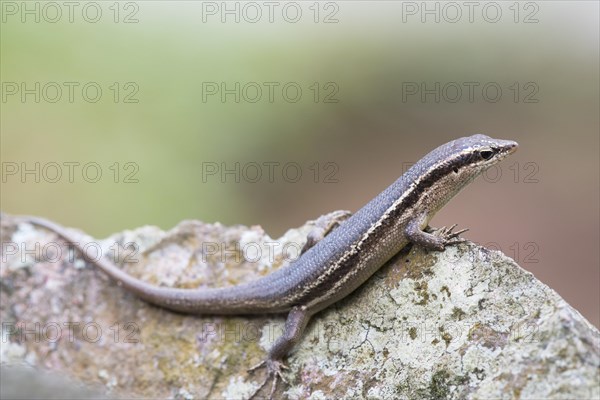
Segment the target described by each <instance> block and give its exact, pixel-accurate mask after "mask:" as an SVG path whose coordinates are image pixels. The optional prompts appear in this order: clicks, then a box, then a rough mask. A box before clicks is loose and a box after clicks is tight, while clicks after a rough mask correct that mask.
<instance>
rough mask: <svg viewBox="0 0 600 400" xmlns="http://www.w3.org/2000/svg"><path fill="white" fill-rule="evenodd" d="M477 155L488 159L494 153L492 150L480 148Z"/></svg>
mask: <svg viewBox="0 0 600 400" xmlns="http://www.w3.org/2000/svg"><path fill="white" fill-rule="evenodd" d="M479 155H480V156H481V158H483V159H484V160H489V159H490V158H492V156H493V155H494V152H493V151H492V150H481V151H480V152H479Z"/></svg>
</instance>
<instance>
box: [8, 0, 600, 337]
mask: <svg viewBox="0 0 600 400" xmlns="http://www.w3.org/2000/svg"><path fill="white" fill-rule="evenodd" d="M48 4H49V3H44V2H33V1H30V2H10V1H2V2H1V7H2V26H1V71H0V75H1V81H2V102H1V103H0V106H1V115H0V117H1V118H0V119H1V122H0V124H1V125H0V127H1V153H0V155H1V158H2V171H3V176H2V190H1V197H0V199H1V202H2V204H1V209H2V211H4V212H8V213H11V214H34V215H41V216H44V217H47V218H50V219H53V220H56V221H58V222H60V223H61V224H64V225H67V226H73V227H77V228H80V229H82V230H84V231H86V232H88V233H89V234H91V235H93V236H96V237H104V236H107V235H109V234H111V233H113V232H117V231H120V230H123V229H131V228H134V227H138V226H141V225H147V224H152V225H158V226H160V227H162V228H164V229H169V228H171V227H173V226H174V225H176V224H177V223H178V222H179V221H181V220H183V219H200V220H203V221H207V222H214V221H220V222H222V223H224V224H238V223H239V224H246V225H255V224H260V225H262V226H263V227H264V228H265V230H266V231H267V232H268V233H269V234H270V235H271V236H272V237H277V236H279V235H280V234H282V233H283V232H284V231H285V230H286V229H288V228H290V227H295V226H298V225H301V224H303V222H304V221H306V220H308V219H313V218H316V217H317V216H319V215H321V214H323V213H326V212H329V211H331V210H335V209H350V210H353V211H355V210H357V209H358V208H360V207H361V206H362V205H363V204H365V203H366V202H367V201H368V200H369V199H371V198H372V197H373V196H374V195H376V194H377V193H379V192H380V191H381V190H383V189H384V188H385V187H386V186H388V185H389V184H390V183H391V182H393V181H394V180H395V179H397V178H398V176H399V175H400V174H401V173H402V172H403V171H404V170H405V169H406V168H407V166H408V165H410V163H413V162H415V161H417V160H418V159H419V158H420V157H421V156H422V155H424V154H425V153H426V152H428V151H430V150H431V149H433V148H434V147H436V146H438V145H440V144H442V143H443V142H446V141H448V140H451V139H454V138H456V137H460V136H465V135H470V134H473V133H485V134H488V135H490V136H494V137H499V138H507V139H514V140H517V141H518V142H519V143H520V145H521V148H520V150H519V152H518V153H517V154H516V155H515V156H514V158H513V159H511V160H508V161H506V162H505V163H504V165H502V166H501V167H500V168H501V169H500V170H499V172H501V174H502V175H501V176H500V177H499V178H498V179H497V180H496V179H492V178H493V177H488V179H487V180H486V179H479V180H478V181H477V182H476V183H475V184H474V185H472V187H470V188H468V190H467V191H465V192H464V193H463V194H461V195H460V196H459V198H458V199H455V200H454V201H452V202H451V203H450V204H449V205H448V207H447V208H445V209H444V210H442V212H441V213H440V214H439V215H438V216H437V217H436V218H435V219H434V220H433V225H435V226H441V225H448V224H451V223H454V222H457V223H459V224H460V226H463V227H469V228H470V229H471V230H470V232H468V233H467V234H466V235H465V236H466V237H467V238H469V239H471V240H473V241H476V242H479V243H481V244H485V245H488V246H489V247H495V248H498V249H501V250H502V251H504V252H505V253H506V254H508V255H509V256H512V257H514V258H515V259H516V260H517V262H519V263H520V265H522V266H523V267H524V268H526V269H528V270H530V271H532V272H533V273H535V275H536V276H537V277H538V278H539V279H541V280H542V281H544V282H545V283H547V284H548V285H549V286H551V287H552V288H554V289H555V290H557V291H558V292H559V293H560V294H561V295H562V296H563V297H565V298H566V299H567V301H569V302H570V303H571V304H573V305H574V307H576V308H577V309H578V310H580V311H581V312H582V313H583V314H584V315H585V316H586V317H587V318H588V319H589V320H590V321H591V322H592V323H594V324H595V325H596V326H599V325H600V315H599V313H600V310H599V307H600V306H599V304H600V294H599V286H600V283H599V282H600V272H599V270H600V267H599V265H600V260H599V249H598V247H599V246H598V243H599V239H600V238H599V232H598V230H599V223H600V216H599V209H600V204H599V176H598V175H599V172H598V171H599V168H600V162H599V149H600V145H599V128H600V127H599V111H598V110H599V81H598V76H599V63H598V59H599V54H598V47H599V43H598V42H599V39H598V37H599V32H598V3H597V2H589V1H579V2H578V1H574V2H566V1H565V2H559V1H552V2H520V3H516V2H512V1H511V2H495V3H493V4H495V6H493V5H492V6H490V3H486V2H474V4H475V5H474V7H473V8H472V9H469V8H468V7H466V6H465V5H464V3H460V2H459V3H453V4H457V5H458V7H456V6H448V5H447V3H440V2H427V3H423V2H390V1H374V2H361V1H342V2H321V3H314V2H298V3H285V2H276V3H274V4H275V6H273V8H272V9H270V8H269V7H268V6H265V5H264V3H262V2H258V3H252V5H251V6H248V3H240V2H227V3H223V2H192V1H172V2H167V1H142V2H119V3H116V2H112V1H111V2H96V3H93V2H92V3H89V2H75V3H74V4H75V6H73V9H69V8H68V7H66V6H64V5H63V3H60V2H59V3H54V4H58V7H56V6H54V5H48ZM227 10H229V12H227ZM298 10H299V11H298ZM427 10H429V12H427ZM469 10H471V13H469ZM498 10H499V11H498ZM70 11H72V13H71V14H70ZM298 12H299V13H298ZM498 12H499V13H498ZM459 13H460V14H459ZM236 19H237V21H236ZM255 21H258V22H255ZM222 83H223V84H224V85H225V87H226V89H229V90H233V92H232V93H229V94H226V95H225V97H224V101H223V98H222V97H221V95H222V93H221V84H222ZM236 83H239V90H237V95H239V97H240V98H239V101H236V99H235V96H236V93H235V92H236V89H235V88H236V86H235V85H236ZM436 84H439V90H436ZM36 85H38V86H36ZM86 85H87V86H86ZM269 85H271V86H270V87H273V88H274V89H273V98H272V99H270V98H269V89H268V88H269ZM286 85H287V86H286ZM469 85H471V87H473V88H474V89H473V94H472V98H470V96H469V90H468V87H469ZM284 86H285V87H286V88H287V89H286V90H287V91H285V92H284V91H283V88H284ZM71 87H72V88H73V92H72V96H70V93H69V88H71ZM84 87H86V89H85V90H84V89H83V88H84ZM98 87H99V88H100V89H101V90H102V93H101V95H99V96H96V93H95V89H96V88H98ZM215 87H216V88H217V89H218V90H219V92H218V93H216V94H211V93H212V92H209V91H208V89H214V88H215ZM244 87H245V88H246V89H244ZM257 87H260V88H261V89H262V95H261V96H257V92H256V88H257ZM298 87H299V88H300V89H301V91H302V93H301V95H300V96H298V100H297V101H295V102H294V101H292V100H291V98H292V97H295V96H296V94H295V91H294V90H295V89H296V88H298ZM456 87H460V88H462V96H458V94H457V92H456ZM484 87H486V88H487V89H486V90H485V91H484V90H483V88H484ZM57 88H60V90H61V92H62V93H61V94H60V96H59V95H58V92H57V91H56V90H57ZM317 88H318V89H317ZM415 88H416V93H415ZM421 88H423V89H425V91H422V90H421ZM497 88H500V90H501V94H502V95H501V97H497V95H496V94H495V90H496V89H497ZM427 90H430V91H429V92H427ZM286 96H287V97H286ZM436 96H437V97H438V98H437V99H436ZM36 97H38V98H36ZM70 97H71V98H70ZM95 97H97V101H95V100H96V99H94V98H95ZM255 100H256V101H255ZM36 163H39V170H40V173H39V175H38V176H36V174H34V173H32V174H26V175H25V176H22V175H21V172H23V170H24V169H35V165H36ZM55 163H56V164H55ZM64 163H79V164H78V165H76V166H75V167H74V172H75V173H74V176H73V179H72V182H70V181H69V179H68V171H69V170H68V167H67V165H68V164H64ZM89 163H96V164H89ZM236 163H239V165H240V167H241V168H240V177H239V182H237V181H236V177H235V175H232V174H229V175H226V176H225V177H224V178H222V177H221V176H220V174H216V175H209V176H206V172H207V168H208V167H213V166H215V165H216V166H217V167H218V168H221V166H225V167H226V168H229V169H231V168H234V166H235V164H236ZM254 163H257V164H258V165H262V166H263V169H262V173H263V175H262V178H260V179H258V181H257V182H254V179H253V178H254V176H255V174H254V172H255V169H253V168H254V166H256V165H257V164H254ZM264 163H279V165H276V164H273V165H274V169H273V171H274V175H273V179H272V182H271V181H270V179H269V176H268V172H269V169H268V167H267V166H265V164H264ZM56 165H59V166H60V167H61V168H62V173H63V175H62V177H61V178H60V179H57V181H56V182H51V181H50V180H52V177H54V174H55V171H56V170H55V169H53V168H54V167H55V166H56ZM73 165H75V164H73ZM83 165H95V166H96V167H98V168H99V170H100V171H101V172H102V176H101V177H99V178H98V180H97V181H95V182H88V181H86V179H87V180H94V175H95V171H96V170H95V169H88V170H87V172H88V174H87V175H85V176H83V175H82V166H83ZM284 165H288V166H291V169H288V170H286V171H283V169H282V166H284ZM244 167H246V168H247V169H246V170H245V172H246V173H247V174H245V175H244V174H242V171H243V168H244ZM294 167H295V168H294ZM298 169H299V171H301V173H302V176H301V177H300V179H299V180H297V181H296V179H294V176H295V175H296V172H297V170H298ZM117 171H118V174H117V173H116V172H117ZM203 174H205V176H204V177H203Z"/></svg>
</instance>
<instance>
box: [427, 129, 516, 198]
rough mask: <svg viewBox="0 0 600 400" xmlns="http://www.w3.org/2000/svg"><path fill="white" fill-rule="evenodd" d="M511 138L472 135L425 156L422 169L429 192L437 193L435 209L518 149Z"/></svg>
mask: <svg viewBox="0 0 600 400" xmlns="http://www.w3.org/2000/svg"><path fill="white" fill-rule="evenodd" d="M517 147H518V144H517V142H514V141H512V140H501V139H493V138H491V137H489V136H486V135H473V136H467V137H463V138H460V139H456V140H453V141H451V142H449V143H446V144H444V145H442V146H440V147H438V148H437V149H435V150H433V151H432V152H431V153H429V154H428V155H427V156H425V160H426V162H424V163H423V164H422V165H421V168H423V169H424V171H423V170H421V171H419V173H418V174H417V176H421V177H422V178H421V179H422V180H423V181H425V185H424V186H427V187H430V190H429V191H428V192H429V193H435V194H436V195H435V196H433V197H434V198H435V200H430V201H432V204H431V206H432V208H435V209H439V208H440V207H441V206H442V205H444V204H445V203H446V202H447V201H448V200H450V199H451V198H452V197H453V196H454V195H455V194H456V193H458V192H459V191H460V190H461V189H462V188H463V187H465V186H466V185H467V184H469V183H470V182H471V181H473V179H475V178H476V177H477V176H479V175H480V174H481V173H482V172H483V171H485V170H486V169H488V168H489V167H491V166H492V165H494V164H497V163H499V162H500V161H502V160H503V159H505V158H506V157H507V156H508V155H510V154H512V153H514V152H515V151H516V150H517Z"/></svg>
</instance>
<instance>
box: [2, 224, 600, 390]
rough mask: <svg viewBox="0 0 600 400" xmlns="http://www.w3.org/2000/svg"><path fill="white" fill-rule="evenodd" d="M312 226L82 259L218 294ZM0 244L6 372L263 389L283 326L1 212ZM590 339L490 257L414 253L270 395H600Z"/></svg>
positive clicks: (314, 341) (563, 310) (146, 238)
mask: <svg viewBox="0 0 600 400" xmlns="http://www.w3.org/2000/svg"><path fill="white" fill-rule="evenodd" d="M311 227H312V222H309V223H307V224H306V225H305V226H303V227H301V228H299V229H293V230H290V231H288V232H287V233H286V234H285V235H284V236H283V237H282V238H279V239H276V240H273V239H271V238H269V237H268V236H267V235H266V234H265V233H264V232H263V230H262V229H261V228H260V227H250V228H248V227H244V226H234V227H224V226H222V225H220V224H204V223H201V222H198V221H184V222H182V223H181V224H179V225H178V226H177V227H175V228H174V229H172V230H171V231H169V232H162V231H160V230H159V229H157V228H154V227H144V228H140V229H137V230H135V231H126V232H123V233H120V234H116V235H113V236H112V237H111V238H108V239H105V240H103V241H100V242H98V246H96V247H93V246H90V248H95V249H96V250H99V251H101V253H102V254H104V255H105V256H111V257H113V259H115V260H118V261H119V262H120V263H122V264H123V268H124V269H126V270H127V271H128V272H129V273H131V274H132V275H134V276H137V277H139V278H141V279H143V280H145V281H148V282H151V283H152V284H156V285H161V286H175V287H184V288H196V287H204V286H219V285H220V286H224V285H231V284H237V283H240V282H245V281H249V280H252V279H256V278H257V277H259V276H262V275H265V274H267V273H269V272H270V271H272V270H274V269H276V268H279V267H281V265H283V264H284V263H285V262H287V261H286V260H288V259H290V258H292V257H293V256H294V255H295V254H297V251H298V250H299V249H300V248H301V247H302V245H303V240H304V239H303V238H304V237H305V236H306V234H307V233H308V231H310V229H311ZM1 237H2V242H3V243H2V265H1V270H0V285H1V288H2V291H1V294H0V296H1V297H0V300H1V303H0V318H1V321H2V343H1V344H2V349H1V351H0V357H1V361H2V363H3V365H7V364H19V363H27V364H29V365H33V366H35V367H37V368H45V369H50V370H53V371H59V372H61V373H64V374H66V375H68V376H70V377H73V378H76V379H79V380H81V381H83V382H86V383H89V384H93V385H98V384H100V385H102V386H103V387H104V390H105V391H106V393H108V394H110V395H111V396H113V397H117V398H118V397H132V396H138V397H152V398H166V397H169V398H186V399H187V398H190V399H191V398H195V399H202V398H210V399H213V398H214V399H217V398H231V399H240V398H247V397H248V396H249V395H250V394H251V393H253V392H254V390H255V389H256V388H257V387H258V386H259V385H260V383H261V382H262V380H263V378H264V376H265V375H264V373H265V371H264V370H258V371H256V372H255V373H254V374H249V373H248V372H247V371H246V370H247V368H249V367H251V366H253V365H255V364H257V363H258V362H259V361H261V360H262V359H263V358H264V357H265V354H266V349H268V348H269V347H270V345H271V344H272V343H273V342H274V340H275V339H276V338H277V337H278V335H279V334H280V333H281V330H282V327H283V323H284V321H285V319H284V316H277V315H276V316H270V315H258V316H255V317H242V316H240V317H222V316H187V315H181V314H177V313H173V312H170V311H167V310H163V309H160V308H157V307H154V306H151V305H148V304H146V303H144V302H142V301H141V300H139V299H136V298H135V297H134V296H132V295H131V294H128V293H126V292H125V291H124V290H123V289H122V288H120V287H118V286H117V285H115V284H114V283H113V282H111V281H110V280H109V279H107V278H106V277H105V276H104V275H103V274H102V273H101V272H100V271H97V270H95V269H94V268H92V267H85V265H86V264H85V263H84V262H83V261H81V259H80V256H79V255H77V254H75V255H74V254H72V253H70V252H68V251H67V248H66V247H65V246H64V245H63V242H62V241H61V240H60V239H59V238H58V237H57V236H56V235H54V234H53V233H51V232H48V231H46V230H44V229H41V228H37V227H33V226H31V225H29V224H26V223H20V224H19V223H17V222H16V220H12V218H11V217H10V216H5V215H3V220H2V232H1ZM87 240H88V241H89V240H90V239H87ZM82 241H85V240H82ZM129 242H133V243H135V244H136V245H135V246H131V245H127V244H128V243H129ZM36 244H37V247H36ZM36 254H37V257H36ZM130 261H137V262H135V263H134V262H130ZM83 267H85V268H83ZM599 339H600V336H599V333H598V330H597V329H596V328H594V327H593V326H591V325H590V324H589V323H588V322H587V321H586V320H585V319H584V318H583V317H582V316H581V315H580V314H579V313H578V312H577V311H575V310H574V309H572V308H571V307H570V306H569V305H568V304H567V303H565V301H564V300H563V299H561V298H560V297H559V296H558V295H557V294H556V293H555V292H554V291H553V290H551V289H549V288H548V287H547V286H546V285H544V284H542V283H541V282H539V281H537V280H536V279H535V278H534V277H533V275H532V274H530V273H528V272H526V271H524V270H523V269H521V268H520V267H519V266H518V265H516V264H515V263H514V261H512V260H511V259H509V258H507V257H506V256H504V255H503V254H501V253H499V252H497V251H490V250H486V249H484V248H481V247H477V246H475V245H473V244H461V245H458V246H452V247H449V248H447V249H446V250H445V251H444V252H425V251H423V250H422V249H420V248H417V247H414V248H412V249H410V250H409V249H406V250H404V251H403V252H402V253H400V254H398V255H397V256H396V257H395V258H394V260H392V261H391V262H390V263H388V264H387V265H386V266H384V267H383V268H382V269H380V270H379V271H378V272H377V273H376V274H375V275H374V276H373V277H372V278H371V279H370V280H369V281H368V282H367V283H366V284H365V285H363V287H361V288H359V289H358V290H357V291H356V292H354V293H353V294H352V295H351V296H349V297H348V298H346V299H344V300H342V301H340V302H339V303H337V304H335V305H333V306H332V307H330V308H329V309H327V310H324V311H323V312H321V313H319V314H317V315H316V316H315V317H313V319H312V321H311V323H310V324H309V326H308V328H307V331H306V332H305V335H304V337H303V340H302V341H301V342H300V344H299V345H298V346H297V347H296V348H295V350H294V352H293V353H292V354H291V355H290V357H288V360H287V361H288V365H289V367H290V369H289V370H288V371H287V372H286V373H285V376H286V377H287V379H288V380H289V385H282V384H280V385H279V387H278V391H277V397H282V396H287V397H288V398H290V399H301V398H310V399H331V398H337V399H357V398H365V399H398V398H407V399H413V398H419V399H420V398H425V399H443V398H454V399H463V398H472V399H489V398H494V399H496V398H507V399H513V398H522V399H525V398H527V399H529V398H531V399H534V398H535V399H538V398H564V399H575V398H576V399H593V398H599V397H600V382H599V381H598V379H599V378H598V377H599V373H600V344H599ZM266 392H267V393H268V390H267V391H266Z"/></svg>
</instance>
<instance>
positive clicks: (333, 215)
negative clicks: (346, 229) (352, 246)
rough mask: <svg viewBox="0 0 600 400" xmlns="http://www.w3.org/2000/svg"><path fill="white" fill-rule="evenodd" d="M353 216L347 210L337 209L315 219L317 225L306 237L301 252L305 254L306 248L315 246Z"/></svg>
mask: <svg viewBox="0 0 600 400" xmlns="http://www.w3.org/2000/svg"><path fill="white" fill-rule="evenodd" d="M351 216H352V213H351V212H350V211H347V210H337V211H333V212H330V213H329V214H326V215H321V216H320V217H319V218H317V219H316V220H315V227H314V228H313V229H312V230H311V231H310V232H309V233H308V236H307V237H306V243H305V244H304V247H303V248H302V250H301V251H300V254H303V253H304V252H305V251H306V250H308V249H310V248H311V247H313V246H314V245H315V244H317V243H318V242H319V241H320V240H321V239H323V238H324V237H325V236H327V235H328V234H329V233H330V232H331V231H332V230H334V229H335V228H337V227H338V226H340V224H341V223H342V222H344V221H345V220H347V219H348V218H350V217H351Z"/></svg>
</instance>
